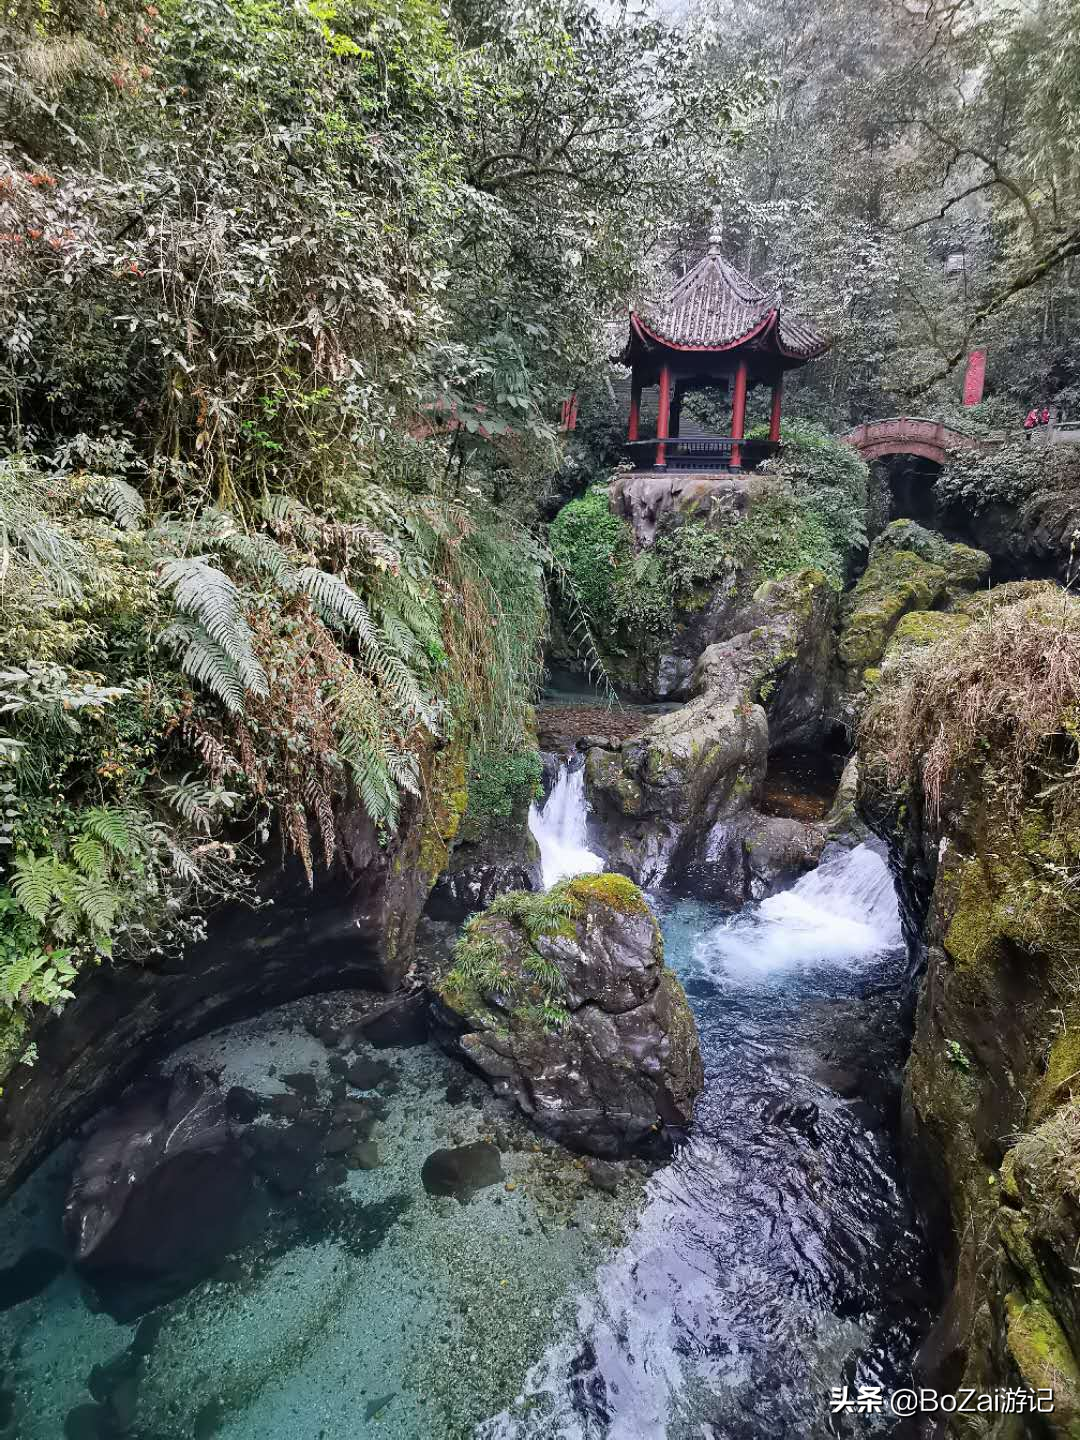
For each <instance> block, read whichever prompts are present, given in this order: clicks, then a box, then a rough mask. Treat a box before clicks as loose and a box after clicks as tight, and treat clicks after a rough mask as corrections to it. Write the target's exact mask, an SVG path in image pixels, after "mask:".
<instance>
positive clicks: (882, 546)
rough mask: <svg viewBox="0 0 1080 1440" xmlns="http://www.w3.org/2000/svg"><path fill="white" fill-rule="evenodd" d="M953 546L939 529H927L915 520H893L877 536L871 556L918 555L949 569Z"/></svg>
mask: <svg viewBox="0 0 1080 1440" xmlns="http://www.w3.org/2000/svg"><path fill="white" fill-rule="evenodd" d="M951 549H952V547H951V546H950V544H949V542H948V541H947V540H946V539H945V536H944V535H942V534H940V532H939V531H937V530H927V529H926V527H925V526H924V525H920V524H919V523H918V522H917V521H915V520H906V519H904V520H893V521H891V522H890V523H889V524H888V525H886V526H885V529H884V530H882V532H881V534H880V535H878V536H877V537H876V539H875V540H874V544H873V546H872V548H871V552H870V558H871V560H873V558H874V557H875V556H877V557H879V558H880V557H881V556H882V555H884V554H886V553H888V552H890V551H891V552H892V553H893V554H899V553H900V552H901V551H903V552H904V553H906V554H911V555H917V556H918V557H919V559H920V560H923V561H925V562H926V563H927V564H928V565H937V566H939V567H940V568H942V569H948V566H949V559H950V552H951Z"/></svg>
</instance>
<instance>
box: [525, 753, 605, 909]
mask: <svg viewBox="0 0 1080 1440" xmlns="http://www.w3.org/2000/svg"><path fill="white" fill-rule="evenodd" d="M587 813H588V812H587V804H586V799H585V771H584V769H583V768H582V767H581V766H580V765H578V766H577V767H576V768H575V769H571V767H570V766H569V765H568V764H567V763H566V762H565V761H563V762H562V763H561V764H560V766H559V773H558V776H557V777H556V780H555V784H554V785H553V786H552V787H551V794H550V795H549V796H548V798H547V800H546V801H545V802H544V804H543V806H542V807H541V806H539V805H537V804H535V803H534V804H532V805H531V806H530V807H529V829H530V830H531V831H532V836H533V839H534V840H535V841H536V843H537V845H538V846H539V849H540V871H541V874H542V876H543V881H544V889H545V890H550V889H551V887H552V885H555V884H557V883H558V882H559V881H560V880H564V879H566V878H567V876H570V875H595V874H597V873H598V872H599V871H601V870H603V868H604V861H603V859H602V858H601V857H600V856H599V855H597V854H595V853H594V852H593V851H592V850H590V849H589V837H588V834H587Z"/></svg>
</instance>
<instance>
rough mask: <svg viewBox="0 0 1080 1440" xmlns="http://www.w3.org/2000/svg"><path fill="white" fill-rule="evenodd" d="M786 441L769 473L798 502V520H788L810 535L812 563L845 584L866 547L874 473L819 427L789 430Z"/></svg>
mask: <svg viewBox="0 0 1080 1440" xmlns="http://www.w3.org/2000/svg"><path fill="white" fill-rule="evenodd" d="M765 433H767V432H765V431H764V430H756V431H754V432H753V435H754V437H755V438H764V435H765ZM781 438H782V441H783V447H784V448H783V452H782V453H781V455H780V457H779V459H777V460H774V461H771V462H770V463H769V464H768V465H767V466H766V473H767V474H768V475H770V476H772V477H773V478H774V479H776V480H778V481H780V482H781V483H782V484H785V485H787V486H788V487H789V488H790V491H791V493H792V495H793V496H794V498H795V500H796V501H797V502H798V508H799V515H798V516H796V515H795V514H793V513H792V514H790V515H789V519H790V521H791V523H794V524H796V525H800V526H802V527H803V528H804V529H805V531H806V535H805V539H804V542H803V545H802V547H801V548H802V549H803V550H804V551H805V552H806V553H808V554H815V555H816V556H817V557H818V558H817V559H815V560H813V561H810V562H808V563H812V564H817V565H819V566H820V568H821V569H822V570H824V571H825V573H826V574H827V575H829V576H830V577H831V578H833V579H834V580H836V581H838V582H839V583H843V581H844V579H845V577H846V575H847V570H848V567H849V565H850V562H851V560H852V558H853V556H854V555H855V554H856V553H857V552H858V551H860V550H864V549H865V548H866V509H867V495H868V487H869V480H870V471H869V468H868V467H867V464H866V462H865V461H864V460H863V458H862V456H861V455H859V453H858V452H857V451H856V450H853V449H852V447H851V446H850V445H845V444H843V442H842V441H839V440H836V439H834V438H833V436H831V435H829V434H827V433H826V432H825V430H823V429H821V428H820V427H819V426H816V425H808V424H798V423H795V424H789V425H785V426H784V427H783V429H782V431H781ZM823 547H824V548H823Z"/></svg>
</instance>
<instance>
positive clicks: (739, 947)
mask: <svg viewBox="0 0 1080 1440" xmlns="http://www.w3.org/2000/svg"><path fill="white" fill-rule="evenodd" d="M901 944H903V933H902V931H901V928H900V913H899V909H898V906H897V903H896V892H895V890H894V889H893V882H892V876H891V875H890V874H889V870H888V866H887V865H886V864H885V861H884V860H882V858H881V856H880V855H878V854H877V852H876V851H875V850H873V849H871V847H870V846H869V845H857V846H856V847H855V848H854V849H853V850H846V851H844V852H843V853H842V854H839V855H834V856H830V858H829V859H827V860H825V861H823V862H822V864H821V865H819V866H818V868H817V869H816V870H812V871H811V872H810V874H809V875H804V876H803V877H802V879H801V880H799V881H798V882H797V883H796V884H795V885H793V886H792V888H791V889H790V890H783V891H781V893H780V894H779V895H773V896H771V897H770V899H768V900H765V901H763V902H762V903H761V905H759V906H758V907H757V908H756V909H755V910H750V911H747V912H744V913H743V914H742V915H740V916H738V917H736V919H735V920H733V921H731V922H729V923H728V924H726V925H723V926H720V927H719V928H717V929H716V930H714V931H712V932H711V933H710V934H709V936H708V939H707V945H708V949H709V950H710V951H711V952H712V954H713V955H714V956H718V957H720V958H722V959H723V960H724V961H726V962H727V963H728V965H729V966H730V965H735V966H737V967H741V968H745V969H747V970H774V969H780V968H783V967H787V966H790V965H798V964H802V963H807V962H810V961H838V960H839V961H843V960H858V959H860V958H862V957H864V956H869V955H876V954H880V953H881V951H883V950H891V949H892V948H893V947H894V946H897V945H901Z"/></svg>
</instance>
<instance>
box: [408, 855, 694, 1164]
mask: <svg viewBox="0 0 1080 1440" xmlns="http://www.w3.org/2000/svg"><path fill="white" fill-rule="evenodd" d="M436 1024H437V1033H438V1034H439V1036H440V1038H441V1039H442V1041H443V1043H444V1044H445V1045H446V1047H447V1048H448V1049H450V1050H451V1051H452V1052H453V1053H456V1054H458V1055H460V1056H461V1057H462V1058H463V1059H465V1060H466V1061H467V1063H468V1064H469V1066H470V1067H471V1068H473V1069H475V1070H478V1071H479V1072H480V1073H481V1074H483V1075H484V1076H485V1077H486V1078H487V1079H488V1081H489V1082H490V1083H491V1084H492V1086H493V1088H494V1089H495V1090H496V1092H497V1093H499V1094H501V1095H505V1096H507V1097H508V1098H511V1099H513V1100H514V1102H515V1103H516V1104H517V1106H518V1107H519V1108H520V1109H521V1110H522V1112H523V1113H524V1114H525V1115H526V1116H527V1117H528V1118H529V1120H530V1121H531V1122H532V1123H533V1124H534V1125H535V1126H536V1127H537V1128H538V1129H539V1130H541V1131H543V1132H544V1133H546V1134H548V1135H551V1136H553V1137H554V1138H555V1139H557V1140H559V1141H561V1142H562V1143H564V1144H566V1145H569V1146H571V1147H572V1148H574V1149H578V1150H583V1151H585V1152H587V1153H591V1154H595V1155H601V1156H616V1155H622V1154H629V1153H632V1152H633V1151H635V1150H639V1149H646V1148H649V1147H650V1146H652V1145H654V1144H655V1143H656V1142H657V1141H658V1140H662V1139H664V1138H665V1137H667V1134H668V1132H669V1131H670V1130H672V1129H675V1130H678V1129H680V1128H682V1127H684V1126H686V1125H688V1124H689V1123H690V1120H691V1117H692V1115H693V1106H694V1100H695V1098H696V1096H697V1095H698V1093H699V1092H700V1090H701V1088H702V1085H703V1083H704V1072H703V1069H702V1063H701V1054H700V1051H699V1049H698V1038H697V1029H696V1026H695V1024H694V1018H693V1015H692V1014H691V1012H690V1007H689V1005H688V1003H687V1000H686V996H685V994H684V993H683V989H682V986H681V985H680V984H679V981H678V980H677V978H676V977H675V975H674V974H673V973H672V972H671V971H670V970H669V969H667V967H666V966H665V965H664V950H663V942H662V940H661V938H660V931H659V929H658V927H657V924H656V920H655V917H654V916H653V914H652V912H651V910H650V909H649V907H648V905H647V904H646V903H645V899H644V896H643V895H642V894H641V891H640V890H639V889H638V888H637V886H636V885H634V884H633V883H632V882H630V881H629V880H627V879H626V878H625V877H624V876H621V875H586V876H580V877H578V878H577V879H576V880H571V881H568V882H565V883H564V884H563V885H560V886H557V887H556V888H555V889H554V890H551V891H549V892H547V894H545V895H539V896H529V895H510V896H504V897H503V898H502V900H500V901H499V902H498V903H497V904H496V905H495V906H494V907H492V909H490V910H489V911H487V912H486V913H485V914H484V915H483V916H480V917H477V919H475V920H473V921H472V922H471V923H470V925H469V926H468V928H467V930H466V933H465V937H464V939H463V941H462V943H461V944H460V945H459V947H458V950H457V952H456V959H455V966H454V968H453V969H452V970H451V971H450V972H449V973H448V974H447V975H446V976H445V977H444V979H443V981H442V982H441V984H440V986H439V991H438V1000H437V1002H436Z"/></svg>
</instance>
